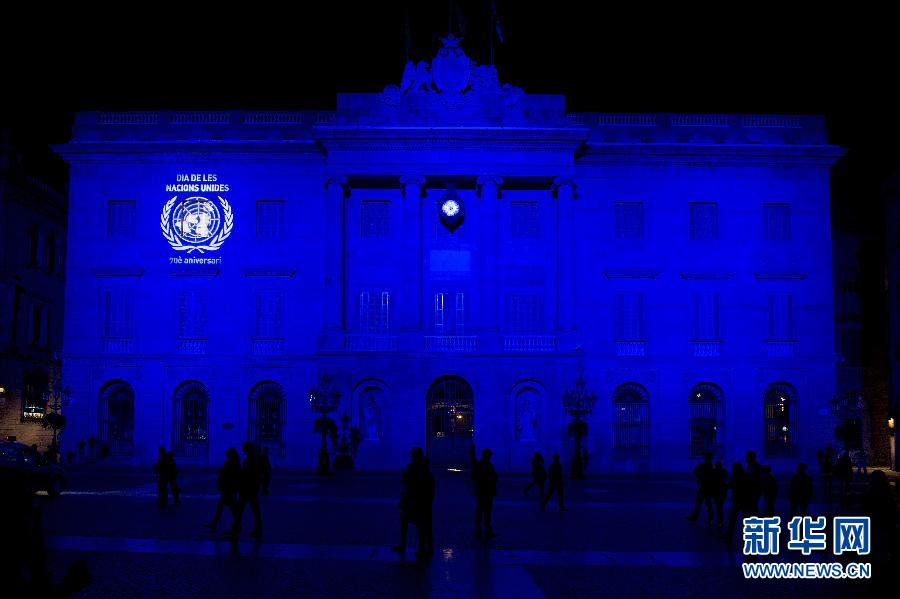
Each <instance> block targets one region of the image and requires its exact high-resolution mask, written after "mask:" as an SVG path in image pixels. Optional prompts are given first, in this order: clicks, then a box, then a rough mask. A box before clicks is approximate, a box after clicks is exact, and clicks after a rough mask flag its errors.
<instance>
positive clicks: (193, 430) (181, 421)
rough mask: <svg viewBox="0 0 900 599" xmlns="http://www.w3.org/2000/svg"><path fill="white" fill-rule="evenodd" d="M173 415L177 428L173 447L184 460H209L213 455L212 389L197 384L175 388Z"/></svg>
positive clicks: (184, 384)
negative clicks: (210, 425)
mask: <svg viewBox="0 0 900 599" xmlns="http://www.w3.org/2000/svg"><path fill="white" fill-rule="evenodd" d="M172 414H173V416H174V420H175V428H174V431H173V435H172V444H173V445H174V448H175V453H177V454H178V455H181V456H184V457H205V456H206V455H207V453H208V452H209V390H208V389H207V388H206V385H204V384H203V383H199V382H197V381H187V382H184V383H181V384H180V385H179V386H178V388H176V389H175V394H174V401H173V409H172Z"/></svg>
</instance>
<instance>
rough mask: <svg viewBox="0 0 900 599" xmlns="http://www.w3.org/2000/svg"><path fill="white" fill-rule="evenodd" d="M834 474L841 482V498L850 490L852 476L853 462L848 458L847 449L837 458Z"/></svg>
mask: <svg viewBox="0 0 900 599" xmlns="http://www.w3.org/2000/svg"><path fill="white" fill-rule="evenodd" d="M834 475H835V476H836V477H837V479H838V482H840V484H841V498H842V499H843V498H845V497H846V496H847V493H849V492H850V480H851V479H852V478H853V462H852V461H851V460H850V452H849V451H847V450H844V453H842V454H841V455H840V457H839V458H838V459H837V463H836V464H835V466H834Z"/></svg>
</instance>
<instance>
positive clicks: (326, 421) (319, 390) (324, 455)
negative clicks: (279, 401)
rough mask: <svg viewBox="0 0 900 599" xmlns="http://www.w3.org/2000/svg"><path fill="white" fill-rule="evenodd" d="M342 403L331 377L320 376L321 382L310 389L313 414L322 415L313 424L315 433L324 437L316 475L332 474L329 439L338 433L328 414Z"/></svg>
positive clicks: (310, 403)
mask: <svg viewBox="0 0 900 599" xmlns="http://www.w3.org/2000/svg"><path fill="white" fill-rule="evenodd" d="M340 402H341V393H340V391H338V390H337V389H335V388H334V386H333V385H332V384H331V377H330V376H328V375H326V374H320V375H319V382H318V384H316V385H313V386H312V387H310V389H309V405H310V407H311V408H312V410H313V412H315V413H317V414H321V416H319V417H318V418H316V420H315V422H314V423H313V432H316V433H320V434H321V435H322V447H321V448H320V449H319V465H318V468H316V474H319V475H326V474H330V473H331V465H330V464H331V459H330V458H329V456H328V445H327V439H328V435H329V434H333V433H335V432H337V425H336V424H335V423H334V420H332V419H331V418H329V417H328V414H330V413H331V412H333V411H335V410H336V409H337V407H338V404H339V403H340Z"/></svg>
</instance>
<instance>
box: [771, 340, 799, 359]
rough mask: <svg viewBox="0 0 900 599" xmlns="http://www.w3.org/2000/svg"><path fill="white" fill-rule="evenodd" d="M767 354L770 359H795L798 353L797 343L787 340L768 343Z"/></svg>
mask: <svg viewBox="0 0 900 599" xmlns="http://www.w3.org/2000/svg"><path fill="white" fill-rule="evenodd" d="M766 353H767V354H768V355H769V357H770V358H793V357H794V354H796V353H797V342H796V341H792V340H785V339H779V340H770V341H766Z"/></svg>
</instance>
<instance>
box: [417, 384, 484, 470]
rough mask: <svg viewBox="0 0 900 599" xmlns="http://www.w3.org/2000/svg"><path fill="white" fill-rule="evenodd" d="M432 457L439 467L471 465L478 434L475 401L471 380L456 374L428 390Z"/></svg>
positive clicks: (429, 443)
mask: <svg viewBox="0 0 900 599" xmlns="http://www.w3.org/2000/svg"><path fill="white" fill-rule="evenodd" d="M426 409H427V414H426V422H427V423H428V424H427V426H428V431H427V434H428V460H429V461H430V462H431V463H432V464H433V465H437V466H456V467H462V466H468V465H469V447H470V446H471V445H472V443H473V441H474V437H475V401H474V398H473V396H472V388H471V387H470V386H469V383H467V382H466V381H464V380H463V379H461V378H459V377H455V376H448V377H444V378H440V379H438V380H436V381H435V382H434V383H433V384H432V385H431V388H429V389H428V397H427V403H426Z"/></svg>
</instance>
